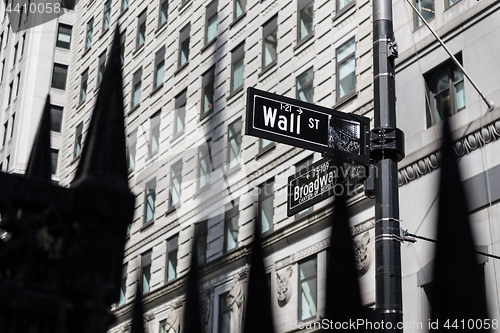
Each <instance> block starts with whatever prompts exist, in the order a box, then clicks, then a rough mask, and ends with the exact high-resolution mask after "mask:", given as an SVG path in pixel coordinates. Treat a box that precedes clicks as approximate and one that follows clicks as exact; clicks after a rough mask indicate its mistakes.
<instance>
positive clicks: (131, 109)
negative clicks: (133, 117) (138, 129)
mask: <svg viewBox="0 0 500 333" xmlns="http://www.w3.org/2000/svg"><path fill="white" fill-rule="evenodd" d="M131 106H132V105H131ZM140 106H141V103H138V104H137V105H136V106H134V107H133V108H132V107H131V108H130V111H129V112H127V116H128V115H129V114H131V113H132V112H134V111H135V110H137V109H138V108H139V107H140Z"/></svg>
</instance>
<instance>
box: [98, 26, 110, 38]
mask: <svg viewBox="0 0 500 333" xmlns="http://www.w3.org/2000/svg"><path fill="white" fill-rule="evenodd" d="M108 31H109V27H107V28H106V30H103V31H102V32H101V35H100V36H99V39H101V38H103V37H104V35H106V34H107V32H108Z"/></svg>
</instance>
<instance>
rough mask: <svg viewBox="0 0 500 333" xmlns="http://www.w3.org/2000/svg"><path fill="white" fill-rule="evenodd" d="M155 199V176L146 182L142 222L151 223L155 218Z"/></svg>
mask: <svg viewBox="0 0 500 333" xmlns="http://www.w3.org/2000/svg"><path fill="white" fill-rule="evenodd" d="M155 200H156V178H153V179H152V180H150V181H149V182H147V183H146V191H145V192H144V223H143V225H146V224H148V223H153V222H154V219H155Z"/></svg>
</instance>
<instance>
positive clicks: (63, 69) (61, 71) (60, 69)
mask: <svg viewBox="0 0 500 333" xmlns="http://www.w3.org/2000/svg"><path fill="white" fill-rule="evenodd" d="M55 74H58V75H64V87H62V86H63V85H61V87H54V77H55ZM67 81H68V65H64V64H60V63H58V62H55V63H54V66H53V67H52V80H51V84H50V87H51V88H54V89H59V90H63V91H66V84H67Z"/></svg>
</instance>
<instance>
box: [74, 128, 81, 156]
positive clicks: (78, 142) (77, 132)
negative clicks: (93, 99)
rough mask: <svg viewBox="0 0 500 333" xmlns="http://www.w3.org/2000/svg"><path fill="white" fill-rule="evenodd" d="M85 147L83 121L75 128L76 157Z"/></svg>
mask: <svg viewBox="0 0 500 333" xmlns="http://www.w3.org/2000/svg"><path fill="white" fill-rule="evenodd" d="M82 148H83V121H82V122H80V123H79V124H78V125H77V126H76V130H75V147H74V150H73V157H74V158H75V159H76V158H78V157H80V155H81V154H82Z"/></svg>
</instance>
